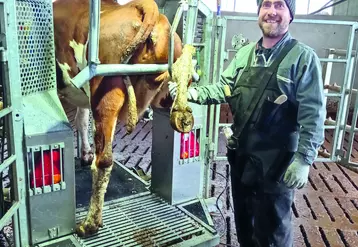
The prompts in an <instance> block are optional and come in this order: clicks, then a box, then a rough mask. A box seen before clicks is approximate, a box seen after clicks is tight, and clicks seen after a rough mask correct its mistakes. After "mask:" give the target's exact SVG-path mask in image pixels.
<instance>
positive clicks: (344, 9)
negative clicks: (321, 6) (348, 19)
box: [333, 0, 358, 16]
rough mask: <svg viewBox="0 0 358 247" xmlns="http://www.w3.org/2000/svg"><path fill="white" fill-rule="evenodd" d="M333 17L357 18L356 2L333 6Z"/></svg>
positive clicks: (349, 1) (357, 8) (357, 7)
mask: <svg viewBox="0 0 358 247" xmlns="http://www.w3.org/2000/svg"><path fill="white" fill-rule="evenodd" d="M336 2H337V1H336ZM333 15H338V16H358V2H357V1H356V0H348V1H345V2H342V3H340V4H338V5H336V6H334V7H333Z"/></svg>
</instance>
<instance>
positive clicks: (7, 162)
mask: <svg viewBox="0 0 358 247" xmlns="http://www.w3.org/2000/svg"><path fill="white" fill-rule="evenodd" d="M15 161H16V155H15V154H13V155H11V156H10V157H8V158H7V159H6V160H5V161H4V162H3V163H1V164H0V173H2V172H3V171H4V170H5V169H6V168H8V167H9V166H10V165H11V164H12V163H14V162H15Z"/></svg>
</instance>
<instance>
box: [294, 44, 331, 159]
mask: <svg viewBox="0 0 358 247" xmlns="http://www.w3.org/2000/svg"><path fill="white" fill-rule="evenodd" d="M300 61H301V62H300V64H299V68H298V74H297V77H296V83H297V84H296V87H297V88H296V101H297V104H298V116H297V121H298V123H299V125H300V126H301V128H300V140H299V145H298V150H297V155H299V156H301V157H302V158H303V160H304V161H305V162H307V163H308V164H312V163H313V161H314V160H315V159H316V158H317V152H318V151H317V150H318V148H319V147H320V145H322V143H323V141H324V121H325V118H326V104H325V96H324V92H323V82H322V69H321V65H320V61H319V58H318V56H317V55H316V53H315V52H314V51H313V50H306V51H305V52H304V53H303V54H302V57H301V59H300Z"/></svg>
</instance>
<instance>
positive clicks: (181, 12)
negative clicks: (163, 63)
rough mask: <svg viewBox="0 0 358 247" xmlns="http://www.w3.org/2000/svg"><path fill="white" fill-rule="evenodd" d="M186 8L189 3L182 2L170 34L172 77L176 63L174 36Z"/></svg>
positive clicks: (170, 69) (170, 68)
mask: <svg viewBox="0 0 358 247" xmlns="http://www.w3.org/2000/svg"><path fill="white" fill-rule="evenodd" d="M184 8H186V9H187V8H188V6H187V3H185V2H181V3H180V6H179V8H178V9H177V12H176V14H175V17H174V20H173V24H172V27H171V28H170V34H169V54H168V72H169V75H170V76H172V67H173V62H174V34H175V32H176V30H177V28H178V25H179V21H180V18H181V17H182V15H183V11H184Z"/></svg>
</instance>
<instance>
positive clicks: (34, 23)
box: [0, 0, 220, 247]
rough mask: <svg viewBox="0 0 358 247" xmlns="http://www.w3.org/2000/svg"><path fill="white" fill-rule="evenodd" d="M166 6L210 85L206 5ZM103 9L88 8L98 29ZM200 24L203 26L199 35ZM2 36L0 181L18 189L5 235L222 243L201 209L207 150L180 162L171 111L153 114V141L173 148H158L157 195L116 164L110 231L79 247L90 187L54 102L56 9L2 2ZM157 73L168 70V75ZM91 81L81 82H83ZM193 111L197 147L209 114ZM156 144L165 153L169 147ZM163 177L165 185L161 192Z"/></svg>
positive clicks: (94, 1)
mask: <svg viewBox="0 0 358 247" xmlns="http://www.w3.org/2000/svg"><path fill="white" fill-rule="evenodd" d="M169 2H170V3H168V6H167V7H166V6H164V5H163V6H160V7H161V9H160V10H161V11H162V12H164V13H165V12H166V11H169V12H172V8H173V7H175V10H177V11H176V13H174V15H173V16H171V17H169V19H171V20H173V25H172V26H173V27H172V28H173V31H175V30H176V29H177V28H178V32H179V33H180V34H181V36H182V37H183V41H184V43H191V44H193V43H194V42H198V43H197V44H196V45H197V46H198V47H199V48H198V52H197V54H201V55H200V56H201V57H202V60H201V62H200V63H201V67H202V70H203V72H204V73H205V76H203V77H202V78H203V79H202V82H203V81H205V80H206V81H207V80H209V77H206V76H207V75H209V74H210V73H209V70H210V66H209V65H208V64H209V63H206V62H204V61H203V59H209V57H210V56H209V55H208V54H209V53H210V49H211V39H210V36H208V37H206V36H205V37H204V33H205V34H209V33H211V32H210V28H211V25H210V24H211V21H212V19H213V17H212V15H213V14H212V12H211V11H210V10H209V9H208V8H207V7H206V6H205V5H204V4H203V3H202V2H201V1H197V0H191V1H181V2H179V1H169ZM99 3H100V1H98V0H91V1H90V4H91V11H92V15H91V16H92V19H91V20H90V21H91V23H92V25H91V26H92V27H96V26H97V27H98V18H96V17H98V16H99V15H98V13H99V11H100V4H99ZM167 15H168V14H167ZM173 17H174V18H173ZM197 19H200V20H201V25H200V30H198V27H197ZM0 31H1V32H0V54H1V56H0V58H1V60H0V62H1V70H0V71H1V76H2V77H1V82H2V89H3V95H1V96H2V101H3V103H4V109H3V110H2V111H1V114H0V117H3V118H4V119H5V122H4V123H3V124H2V125H3V128H4V130H5V132H6V133H5V137H6V138H5V139H4V140H5V141H4V142H2V147H4V146H5V145H7V150H6V152H4V153H5V154H7V155H6V157H4V159H3V160H2V161H3V163H2V164H1V166H0V167H1V170H0V172H2V171H5V170H6V171H8V173H9V175H10V176H9V178H10V188H11V190H10V191H11V195H10V196H9V198H10V199H9V202H8V204H10V205H11V207H10V208H9V209H8V210H6V213H5V214H4V216H3V217H2V219H1V222H0V223H1V227H2V228H3V227H4V226H5V225H9V226H12V228H13V234H14V244H15V246H19V247H20V246H174V245H175V246H215V245H217V244H218V243H219V238H220V237H219V235H218V233H217V231H216V230H215V229H214V228H213V223H212V220H211V217H210V215H209V213H208V211H207V207H206V204H205V202H204V195H205V194H207V192H206V190H207V188H208V186H207V185H204V183H205V181H207V180H206V178H207V177H208V170H209V168H208V166H205V165H204V158H203V157H204V150H201V151H200V152H199V153H196V152H195V155H194V156H193V155H191V154H190V152H189V153H188V155H187V156H185V155H184V156H180V155H181V154H182V153H183V152H182V150H181V149H180V138H183V136H181V135H180V134H179V133H177V132H174V131H173V130H172V129H171V128H170V126H169V119H168V112H167V111H156V112H155V113H154V115H155V116H154V120H153V121H154V122H155V121H158V120H155V119H161V120H160V121H158V122H157V123H156V124H155V126H158V129H157V130H155V129H154V130H153V138H161V134H162V133H164V132H165V133H166V134H167V135H168V136H169V139H168V140H167V144H166V145H165V144H164V145H165V146H166V147H165V149H163V147H162V146H156V145H153V150H152V156H153V166H152V181H151V185H150V188H149V186H148V183H146V182H145V181H143V180H142V179H140V178H139V177H138V176H137V175H136V174H134V173H133V172H131V171H130V170H129V169H127V168H126V167H124V166H123V165H122V164H120V163H118V162H116V163H115V168H114V169H113V170H114V171H113V172H112V176H111V180H112V182H111V184H110V186H109V188H108V192H107V196H106V202H105V205H104V209H105V210H104V215H103V219H104V227H103V228H102V229H101V230H100V231H99V233H97V234H96V235H95V236H93V237H90V238H86V239H80V238H78V237H77V236H76V234H75V233H74V229H75V224H76V222H77V221H79V220H80V219H81V218H82V217H83V215H84V213H85V212H86V210H87V205H88V200H89V196H90V195H89V192H90V186H89V187H88V184H87V183H86V182H88V181H90V177H89V170H81V169H77V168H75V157H74V143H75V142H74V138H73V137H74V135H73V134H74V133H73V130H72V126H71V123H70V122H69V120H68V117H67V116H66V113H65V111H64V109H63V106H62V104H61V102H60V100H59V98H58V96H57V93H56V73H55V56H54V40H53V20H52V1H51V0H7V1H3V0H0ZM195 32H196V33H200V35H201V38H202V39H201V40H197V39H195V38H194V33H195ZM97 35H98V29H96V28H93V29H91V30H90V45H89V47H90V48H91V49H92V50H91V54H92V55H93V56H95V55H96V49H97V48H98V47H96V45H95V43H93V42H94V41H95V40H96V37H98V36H97ZM91 40H92V41H93V42H91ZM91 44H94V45H91ZM194 45H195V44H194ZM168 49H171V48H170V47H168ZM97 52H98V50H97ZM90 58H91V59H89V62H91V61H92V56H91V57H90ZM169 62H171V61H169ZM207 62H209V60H208V61H207ZM101 66H102V65H101ZM155 66H156V65H152V67H155ZM169 66H170V63H169ZM148 67H149V66H148ZM159 67H160V68H159ZM112 68H113V67H112ZM158 68H159V69H163V68H164V69H165V68H168V65H158ZM101 69H103V70H104V71H106V69H107V68H106V67H104V66H103V67H101ZM120 69H125V66H124V67H121V66H118V67H117V72H118V74H119V73H120ZM107 71H109V69H107ZM148 71H150V69H149V70H148ZM85 72H86V71H84V73H82V74H81V76H83V75H85V76H86V73H85ZM111 72H112V73H113V71H111ZM130 73H135V71H132V72H130ZM92 76H93V75H92ZM82 80H83V77H78V78H74V82H75V83H76V84H78V85H80V84H81V83H82ZM193 109H194V115H195V127H194V130H193V132H192V133H191V135H190V136H189V139H190V138H191V137H193V138H195V139H196V140H198V142H200V141H201V140H203V139H204V137H205V134H204V132H205V131H206V129H205V127H204V126H203V121H204V119H205V114H206V108H201V107H195V106H193ZM163 119H165V121H163ZM163 122H167V123H168V125H165V124H163ZM203 142H204V141H203ZM157 143H158V144H159V143H160V145H163V144H162V143H163V142H162V140H160V142H157ZM197 149H198V150H199V147H197ZM164 151H165V153H166V154H168V153H171V154H172V156H171V160H168V159H163V156H164V153H162V152H164ZM184 151H185V150H184ZM187 151H189V150H187ZM166 157H167V156H166ZM167 158H168V157H167ZM164 166H165V167H168V168H170V169H167V172H168V173H163V172H162V169H161V168H162V167H164ZM8 168H10V169H8ZM169 173H170V174H169ZM171 174H174V176H172V175H171ZM187 174H193V176H192V177H191V181H193V183H191V184H190V183H184V181H186V178H187ZM156 177H157V178H156ZM163 177H166V178H168V179H167V180H164V183H163V182H162V181H163V179H162V178H163ZM111 190H112V191H111Z"/></svg>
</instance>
